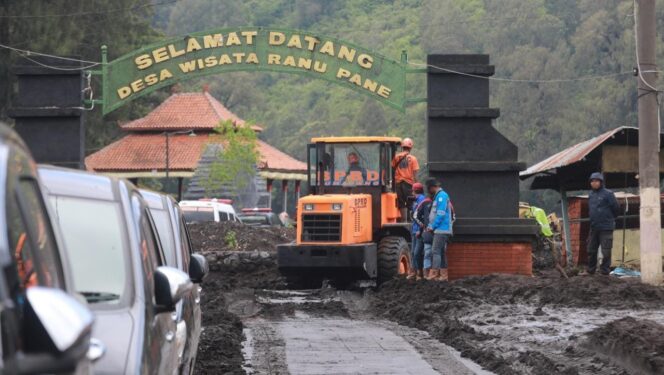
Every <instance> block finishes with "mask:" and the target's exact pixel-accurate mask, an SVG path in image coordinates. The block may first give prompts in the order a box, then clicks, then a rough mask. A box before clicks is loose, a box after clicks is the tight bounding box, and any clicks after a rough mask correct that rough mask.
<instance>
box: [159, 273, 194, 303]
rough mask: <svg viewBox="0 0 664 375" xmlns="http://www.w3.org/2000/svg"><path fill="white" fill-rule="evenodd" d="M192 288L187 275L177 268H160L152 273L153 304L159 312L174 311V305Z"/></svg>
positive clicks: (192, 285)
mask: <svg viewBox="0 0 664 375" xmlns="http://www.w3.org/2000/svg"><path fill="white" fill-rule="evenodd" d="M193 287H194V284H192V282H191V279H189V275H187V274H186V273H184V272H182V271H180V270H179V269H177V268H173V267H166V266H162V267H159V268H157V270H156V271H155V273H154V293H155V302H156V304H157V308H158V309H159V310H160V312H165V311H175V305H176V304H177V303H178V302H180V300H181V299H182V297H183V296H184V295H185V294H187V293H189V292H190V291H191V290H192V289H193Z"/></svg>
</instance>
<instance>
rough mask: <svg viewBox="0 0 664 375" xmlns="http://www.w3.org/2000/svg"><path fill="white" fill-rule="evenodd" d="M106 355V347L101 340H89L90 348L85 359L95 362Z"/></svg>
mask: <svg viewBox="0 0 664 375" xmlns="http://www.w3.org/2000/svg"><path fill="white" fill-rule="evenodd" d="M104 353H106V346H105V345H104V343H103V342H101V340H99V339H96V338H94V337H93V338H91V339H90V346H89V347H88V353H87V357H88V360H89V361H90V362H93V363H94V362H96V361H98V360H99V359H100V358H101V357H103V356H104Z"/></svg>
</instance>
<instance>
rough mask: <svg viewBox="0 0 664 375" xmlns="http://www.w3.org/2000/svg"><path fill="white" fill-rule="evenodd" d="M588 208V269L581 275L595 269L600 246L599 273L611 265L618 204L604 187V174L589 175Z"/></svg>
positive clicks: (607, 270) (591, 273)
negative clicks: (600, 261)
mask: <svg viewBox="0 0 664 375" xmlns="http://www.w3.org/2000/svg"><path fill="white" fill-rule="evenodd" d="M590 187H591V188H592V190H591V192H590V196H589V197H588V209H589V210H590V235H589V236H588V269H587V270H586V272H582V273H581V274H582V275H584V276H585V275H593V274H594V273H595V271H596V269H597V250H598V248H599V247H601V248H602V264H601V265H600V269H599V270H600V273H601V274H602V275H608V274H609V271H610V270H609V266H610V265H611V248H612V247H613V230H614V229H615V227H616V217H618V214H619V213H620V206H619V205H618V201H617V200H616V196H615V195H614V194H613V192H612V191H611V190H608V189H606V188H605V187H604V176H602V174H601V173H599V172H595V173H593V174H592V175H590Z"/></svg>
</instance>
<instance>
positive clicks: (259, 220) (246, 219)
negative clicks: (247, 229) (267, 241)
mask: <svg viewBox="0 0 664 375" xmlns="http://www.w3.org/2000/svg"><path fill="white" fill-rule="evenodd" d="M240 220H242V223H243V224H246V225H270V219H269V218H268V216H267V215H241V216H240Z"/></svg>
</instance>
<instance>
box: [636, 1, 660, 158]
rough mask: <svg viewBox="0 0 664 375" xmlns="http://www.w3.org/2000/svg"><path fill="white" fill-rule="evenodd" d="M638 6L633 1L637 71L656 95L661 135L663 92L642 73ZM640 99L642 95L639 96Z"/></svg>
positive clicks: (658, 126) (658, 144)
mask: <svg viewBox="0 0 664 375" xmlns="http://www.w3.org/2000/svg"><path fill="white" fill-rule="evenodd" d="M637 6H638V5H637V4H636V0H633V1H632V7H633V8H632V10H633V12H632V13H633V14H634V47H635V48H634V50H635V53H634V55H635V57H636V71H637V73H638V75H639V79H640V80H641V81H642V82H643V84H644V85H646V86H648V88H649V89H650V90H651V92H654V93H655V100H656V101H657V133H659V134H661V133H662V116H661V115H660V111H661V102H660V100H659V94H660V93H661V92H662V90H658V89H657V88H655V87H654V86H653V85H651V84H650V83H649V82H648V81H646V78H645V77H644V76H643V73H644V72H642V71H641V61H640V60H639V37H638V30H639V22H638V21H639V20H638V16H637V15H636V7H637ZM646 73H656V71H651V70H647V71H646ZM639 97H640V95H639ZM660 141H661V137H659V138H657V146H658V147H660V146H661V145H660Z"/></svg>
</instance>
